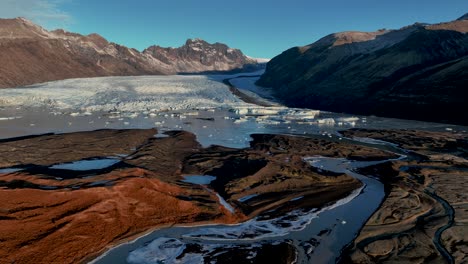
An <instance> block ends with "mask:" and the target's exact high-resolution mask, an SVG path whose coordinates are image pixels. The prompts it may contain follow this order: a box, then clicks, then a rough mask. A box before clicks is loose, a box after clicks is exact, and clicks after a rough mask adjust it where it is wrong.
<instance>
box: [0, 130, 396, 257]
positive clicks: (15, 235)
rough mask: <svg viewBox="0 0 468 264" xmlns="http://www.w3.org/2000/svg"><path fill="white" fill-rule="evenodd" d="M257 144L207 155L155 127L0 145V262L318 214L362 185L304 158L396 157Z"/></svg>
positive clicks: (186, 137)
mask: <svg viewBox="0 0 468 264" xmlns="http://www.w3.org/2000/svg"><path fill="white" fill-rule="evenodd" d="M252 137H253V141H252V142H251V146H250V147H248V148H244V149H232V148H226V147H222V146H211V147H202V146H201V145H200V144H199V143H198V142H197V141H196V138H195V135H194V134H191V133H189V132H184V131H171V132H167V133H166V134H165V137H161V136H160V135H158V132H157V131H156V130H155V129H133V130H98V131H91V132H77V133H69V134H57V135H54V134H48V135H41V136H31V137H23V138H13V139H5V140H2V141H1V142H0V150H1V151H0V164H1V165H0V204H1V205H0V241H2V247H1V248H0V257H1V259H2V260H3V261H6V262H7V263H11V262H16V263H26V262H28V263H31V262H33V263H40V262H42V263H44V262H46V263H52V262H60V263H76V262H83V261H88V260H91V259H92V258H93V257H95V256H97V255H98V254H99V253H101V252H103V251H105V250H106V249H107V248H109V247H112V246H113V245H116V244H119V243H122V242H124V241H128V240H130V239H133V238H135V237H137V236H138V235H141V234H143V233H146V232H148V231H150V230H153V229H155V228H161V227H165V226H172V225H178V224H186V225H187V224H189V225H194V224H196V225H200V224H207V223H211V224H216V223H218V224H219V223H225V224H234V223H239V222H243V221H246V220H248V219H251V218H253V217H256V216H258V215H259V214H261V213H263V212H265V211H271V210H275V212H276V213H277V214H278V215H284V213H286V212H291V211H292V210H296V209H302V208H316V207H321V206H324V205H326V204H329V203H332V202H335V201H337V200H339V199H343V198H344V197H347V196H349V195H350V193H352V192H353V191H355V190H356V189H359V188H361V186H362V184H361V182H360V181H358V180H357V179H355V178H353V177H351V176H350V175H347V174H345V173H330V172H326V171H321V170H319V169H317V168H314V167H312V166H310V164H308V163H307V162H306V161H304V159H303V157H306V156H314V155H321V156H329V157H339V158H349V159H357V160H359V159H360V160H384V159H389V158H393V157H395V155H394V154H392V153H389V152H386V151H382V150H378V149H375V148H369V147H365V146H359V145H353V144H351V143H344V142H334V141H330V140H327V139H323V138H306V137H295V136H284V135H268V134H259V135H253V136H252ZM90 161H91V162H90ZM100 161H103V162H100ZM70 164H72V165H73V166H71V165H70ZM83 164H85V167H82V168H78V169H77V168H76V166H78V167H79V166H80V165H83ZM186 175H212V176H213V177H216V179H214V180H213V181H211V182H210V183H209V184H193V183H190V182H184V176H186ZM253 194H255V195H256V197H254V198H251V199H247V200H243V202H241V198H242V197H245V196H248V195H253ZM302 197H305V198H302ZM220 198H222V199H220ZM291 200H293V202H291ZM225 203H227V204H228V205H229V206H231V207H232V208H233V209H234V211H233V212H230V211H229V210H228V208H227V206H226V204H225ZM272 217H273V216H272ZM262 248H263V249H262V250H260V251H261V252H263V253H261V252H260V251H259V252H260V253H259V256H262V254H264V253H265V252H269V251H271V250H272V249H273V248H281V249H284V250H285V252H291V249H290V246H288V245H284V244H281V245H266V246H265V247H262ZM239 254H241V253H239ZM291 258H292V255H286V256H285V260H291Z"/></svg>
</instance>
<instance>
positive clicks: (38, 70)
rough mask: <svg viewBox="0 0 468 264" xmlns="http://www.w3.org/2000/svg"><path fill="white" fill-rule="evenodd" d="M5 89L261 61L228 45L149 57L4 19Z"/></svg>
mask: <svg viewBox="0 0 468 264" xmlns="http://www.w3.org/2000/svg"><path fill="white" fill-rule="evenodd" d="M0 61H1V62H2V63H1V65H0V88H2V87H15V86H22V85H27V84H33V83H38V82H46V81H53V80H62V79H67V78H82V77H97V76H125V75H128V76H132V75H154V74H176V73H197V72H207V71H232V70H254V69H256V67H257V66H258V65H257V61H256V60H254V59H250V58H248V57H247V56H245V55H244V54H242V52H241V51H239V50H237V49H230V48H229V47H227V46H226V45H224V44H220V43H215V44H209V43H207V42H205V41H202V40H188V41H187V44H186V45H184V46H182V47H180V48H168V49H164V48H159V47H154V46H153V47H151V48H148V49H147V50H146V51H144V52H139V51H138V50H136V49H132V48H127V47H125V46H121V45H118V44H116V43H110V42H108V41H107V40H106V39H104V38H103V37H102V36H100V35H98V34H90V35H87V36H83V35H80V34H76V33H70V32H66V31H64V30H55V31H47V30H45V29H43V28H41V27H40V26H37V25H35V24H33V23H32V22H30V21H28V20H26V19H23V18H17V19H0Z"/></svg>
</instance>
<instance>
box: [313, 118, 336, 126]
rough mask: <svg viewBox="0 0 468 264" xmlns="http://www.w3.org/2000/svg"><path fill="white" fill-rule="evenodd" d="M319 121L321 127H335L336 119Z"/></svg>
mask: <svg viewBox="0 0 468 264" xmlns="http://www.w3.org/2000/svg"><path fill="white" fill-rule="evenodd" d="M317 121H318V123H319V125H329V126H333V125H335V119H333V118H323V119H319V120H317Z"/></svg>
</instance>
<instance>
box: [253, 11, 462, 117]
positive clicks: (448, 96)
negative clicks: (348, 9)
mask: <svg viewBox="0 0 468 264" xmlns="http://www.w3.org/2000/svg"><path fill="white" fill-rule="evenodd" d="M467 32H468V20H466V19H462V20H454V21H451V22H444V23H438V24H432V25H429V24H422V23H415V24H413V25H409V26H406V27H403V28H401V29H397V30H386V29H385V30H379V31H375V32H353V31H348V32H340V33H334V34H330V35H327V36H325V37H324V38H322V39H320V40H318V41H316V42H314V43H312V44H309V45H306V46H302V47H294V48H291V49H289V50H286V51H284V52H283V53H282V54H280V55H278V56H277V57H275V58H273V59H272V60H271V61H270V62H269V63H268V64H267V67H266V71H265V73H264V74H263V75H262V77H261V78H260V79H259V81H258V82H257V84H259V85H261V86H265V87H272V88H273V91H274V93H275V95H276V96H277V97H278V98H279V99H280V100H283V101H284V103H286V104H287V105H289V106H294V107H307V108H314V109H320V110H327V111H334V112H346V113H351V114H362V115H379V116H386V117H398V118H406V119H418V120H426V121H437V122H449V123H457V124H465V125H466V124H468V120H466V118H465V117H464V114H463V113H465V112H466V111H468V108H467V107H466V106H465V103H464V99H465V98H468V91H467V88H465V86H466V83H468V34H467Z"/></svg>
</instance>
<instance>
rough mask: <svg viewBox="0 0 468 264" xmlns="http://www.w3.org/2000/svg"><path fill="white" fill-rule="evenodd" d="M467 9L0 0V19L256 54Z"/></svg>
mask: <svg viewBox="0 0 468 264" xmlns="http://www.w3.org/2000/svg"><path fill="white" fill-rule="evenodd" d="M467 12H468V1H467V0H445V1H442V0H426V1H420V0H392V1H379V0H326V1H315V0H288V1H283V0H250V1H246V0H236V1H222V0H217V1H215V0H198V1H197V0H133V1H115V0H114V1H111V0H0V17H3V18H6V17H16V16H23V17H26V18H29V19H31V20H33V21H34V22H36V23H39V24H41V25H43V26H44V27H46V28H47V29H54V28H59V27H60V28H65V29H66V30H68V31H73V32H78V33H81V34H89V33H93V32H96V33H99V34H101V35H102V36H104V37H105V38H107V39H108V40H110V41H113V42H116V43H119V44H122V45H126V46H129V47H132V48H137V49H138V50H143V49H144V48H146V47H148V46H150V45H154V44H158V45H160V46H164V47H168V46H174V47H177V46H180V45H182V44H183V43H185V40H186V39H187V38H195V37H198V38H202V39H205V40H207V41H208V42H223V43H226V44H228V45H229V46H231V47H234V48H240V49H241V50H242V51H243V52H244V53H246V54H247V55H250V56H253V57H262V58H271V57H273V56H275V55H277V54H279V53H281V52H282V51H284V50H286V49H288V48H290V47H293V46H298V45H306V44H309V43H312V42H314V41H316V40H317V39H319V38H321V37H323V36H325V35H327V34H329V33H333V32H338V31H345V30H358V31H374V30H377V29H380V28H400V27H402V26H405V25H408V24H412V23H414V22H428V23H436V22H442V21H449V20H453V19H456V18H458V17H460V16H461V15H463V14H464V13H467Z"/></svg>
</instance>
